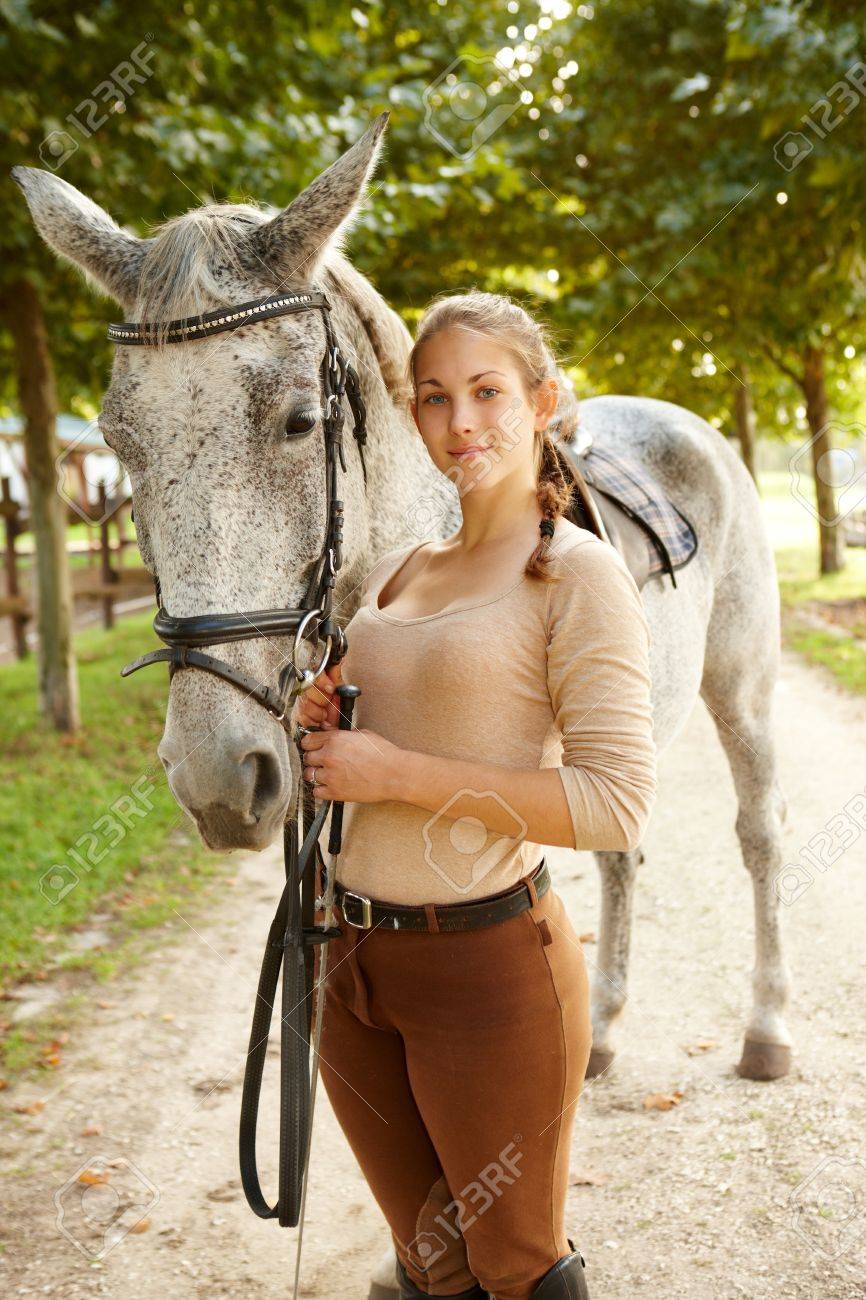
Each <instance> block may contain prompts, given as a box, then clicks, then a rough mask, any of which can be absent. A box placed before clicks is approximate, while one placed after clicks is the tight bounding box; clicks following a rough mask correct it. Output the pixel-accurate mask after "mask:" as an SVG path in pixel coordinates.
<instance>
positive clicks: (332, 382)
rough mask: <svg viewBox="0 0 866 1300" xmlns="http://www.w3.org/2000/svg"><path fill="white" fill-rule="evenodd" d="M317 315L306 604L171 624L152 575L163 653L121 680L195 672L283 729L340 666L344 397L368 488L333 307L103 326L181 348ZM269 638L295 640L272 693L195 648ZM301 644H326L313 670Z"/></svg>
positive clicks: (355, 400) (262, 306)
mask: <svg viewBox="0 0 866 1300" xmlns="http://www.w3.org/2000/svg"><path fill="white" fill-rule="evenodd" d="M315 309H320V310H321V312H322V320H323V322H324V325H325V340H326V348H325V355H324V357H323V359H322V366H321V375H322V396H323V399H324V407H323V409H324V418H323V421H322V428H323V431H324V435H325V460H326V474H327V488H328V492H327V501H328V507H327V519H326V523H325V538H324V542H323V545H322V552H321V554H320V556H319V558H318V560H317V561H316V563H315V565H314V566H313V571H312V574H311V576H310V580H309V582H308V584H307V589H306V593H305V595H304V600H303V604H301V605H300V606H298V607H297V608H285V609H256V610H250V611H246V612H242V613H237V614H197V615H194V616H193V617H191V618H174V617H173V616H172V615H171V614H169V613H168V611H167V610H166V609H165V608H164V606H163V604H162V597H161V593H160V587H159V577H158V575H156V574H154V583H155V586H156V598H157V605H158V607H159V608H158V612H157V615H156V618H155V619H154V621H153V629H154V631H155V632H156V634H157V636H158V637H159V639H160V640H161V641H164V642H165V644H166V647H167V648H166V649H163V650H152V651H151V652H150V653H149V654H146V655H142V656H141V657H140V658H139V659H134V660H133V661H132V663H129V664H127V665H126V666H125V667H124V668H123V669H122V670H121V672H122V676H124V677H128V676H129V675H130V674H131V673H135V672H138V670H139V669H140V668H145V667H147V666H148V665H149V664H155V663H162V662H167V663H168V665H169V676H170V677H172V676H173V675H174V673H175V672H176V671H177V670H178V669H180V668H200V669H202V670H203V671H204V672H208V673H212V674H213V675H214V676H216V677H221V678H222V679H223V681H226V682H230V683H231V684H232V685H233V686H237V687H238V688H239V689H240V690H242V691H243V692H244V694H245V695H248V696H249V697H250V698H251V699H254V700H256V701H257V703H259V704H261V705H262V707H263V708H265V709H267V710H268V712H269V713H270V714H272V715H273V716H274V717H275V718H276V719H277V721H278V722H281V723H283V725H284V726H285V727H286V729H287V730H288V726H289V724H288V713H289V710H290V709H291V706H292V703H293V701H294V698H295V696H296V695H298V694H299V693H300V692H301V691H303V690H305V689H306V688H307V687H308V686H309V685H310V684H311V683H312V681H313V680H314V679H315V678H316V677H317V676H318V675H319V673H321V672H323V671H324V669H325V667H326V665H327V664H328V663H338V662H339V661H340V660H341V659H342V658H343V656H344V655H345V650H346V644H345V637H344V636H343V631H342V628H340V626H339V624H338V623H337V622H336V620H335V619H334V618H333V614H332V604H333V592H334V584H335V581H336V575H337V572H338V570H339V569H340V567H341V564H342V541H343V503H342V501H341V500H339V499H338V497H337V458H338V457H339V463H340V467H341V469H342V470H343V473H345V472H346V458H345V451H344V448H343V422H344V416H343V406H342V399H343V396H344V395H345V396H346V397H347V398H348V401H349V405H350V407H351V410H352V415H353V416H354V436H355V441H356V442H357V444H358V449H359V452H360V456H361V465H362V468H363V471H364V484H365V486H366V482H367V466H366V463H365V461H364V445H365V443H366V440H367V426H366V415H367V412H366V408H365V406H364V399H363V397H362V396H361V388H360V383H359V381H358V375H357V372H356V370H355V368H354V367H353V366H352V365H351V364H350V363H349V361H348V359H347V358H346V357H345V356H344V354H343V352H342V351H341V350H340V347H339V345H338V343H337V340H336V338H335V336H334V331H333V328H332V325H331V320H330V316H329V314H328V313H329V311H330V303H329V302H328V300H327V298H326V297H325V295H324V294H323V293H320V292H318V291H310V292H305V293H291V294H284V295H282V296H280V297H271V298H262V299H259V300H258V301H256V302H248V303H242V304H241V306H239V307H234V308H230V309H228V310H221V311H212V312H207V313H206V314H205V315H203V316H188V317H186V318H185V319H183V320H174V321H170V322H168V324H166V325H164V326H163V327H162V330H161V331H160V332H157V330H158V327H156V326H154V325H149V324H146V323H142V324H131V323H128V322H124V323H123V324H119V325H109V327H108V337H109V338H110V339H111V340H112V341H113V342H114V343H119V344H123V345H124V346H127V347H130V346H132V347H141V346H147V345H151V346H153V345H158V344H159V343H160V342H163V343H179V342H188V341H191V340H194V339H199V338H206V337H208V336H210V335H213V334H222V333H226V332H227V331H229V330H236V329H239V328H241V327H243V326H245V325H249V324H252V323H253V322H254V321H256V320H267V319H271V318H273V317H275V316H287V315H289V314H290V313H293V312H300V311H313V310H315ZM272 636H273V637H275V636H294V638H295V642H294V646H293V648H292V655H291V658H290V660H289V662H288V663H287V664H286V665H285V667H284V668H283V670H282V672H281V673H280V677H279V681H278V683H277V686H276V688H274V687H272V686H268V685H266V684H265V683H262V682H256V681H254V680H253V679H252V678H251V677H249V676H247V674H246V673H243V672H241V671H240V670H239V669H237V668H233V667H232V665H231V664H227V663H225V662H224V661H223V660H222V659H216V658H214V657H213V655H208V654H203V653H202V651H201V650H200V649H199V648H198V647H200V646H208V645H219V644H222V643H223V642H230V641H251V640H255V639H257V638H259V637H272ZM304 640H312V641H315V642H322V641H323V642H324V643H325V648H324V651H323V652H322V656H321V659H320V661H319V663H318V664H316V666H315V667H314V668H303V667H302V666H301V665H300V664H299V663H298V652H299V650H300V647H301V643H302V641H304Z"/></svg>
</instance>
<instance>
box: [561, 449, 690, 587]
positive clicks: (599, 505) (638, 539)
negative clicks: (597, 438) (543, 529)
mask: <svg viewBox="0 0 866 1300" xmlns="http://www.w3.org/2000/svg"><path fill="white" fill-rule="evenodd" d="M556 445H557V449H558V450H559V452H560V456H561V459H562V460H564V462H565V465H564V470H565V472H566V474H567V476H569V477H570V478H571V479H572V482H573V493H572V506H571V508H570V509H569V511H568V512H567V518H569V519H570V520H571V521H572V523H575V524H577V525H578V527H580V528H586V529H587V530H588V531H589V532H591V533H595V535H596V536H597V537H600V538H601V539H602V541H606V542H610V544H611V545H612V546H614V547H615V548H616V549H617V551H619V553H620V555H621V556H622V558H623V560H624V561H625V564H626V567H627V568H628V571H629V573H630V574H631V576H632V577H633V578H634V581H635V585H636V586H637V588H638V591H640V590H641V589H642V588H643V587H644V586H645V585H646V583H647V582H648V581H649V579H650V578H651V577H652V576H653V575H654V574H656V573H667V574H668V576H669V577H670V580H671V583H672V584H673V586H674V587H675V586H676V585H677V580H676V578H675V576H674V572H675V570H676V569H681V568H682V567H683V565H685V564H688V562H689V560H691V559H692V557H693V556H694V554H695V552H696V551H697V548H698V535H697V532H696V530H695V528H694V525H693V524H691V523H690V521H689V520H688V519H686V517H685V515H684V514H683V513H682V512H681V511H680V510H679V509H678V508H677V507H676V506H675V505H674V504H673V502H672V501H671V500H670V499H669V498H668V497H667V496H666V495H665V493H664V492H663V490H662V488H661V487H660V485H659V484H658V482H657V481H656V480H655V479H654V478H653V476H652V475H651V474H650V473H649V471H648V470H647V469H646V468H645V467H644V466H643V465H641V464H639V463H638V462H637V461H634V460H631V459H630V458H628V457H625V456H622V455H617V456H614V455H613V454H612V453H611V452H609V451H605V450H603V449H602V448H601V447H597V446H595V444H594V441H593V437H592V434H591V433H589V432H588V431H587V430H584V429H581V428H578V429H577V431H576V433H575V435H574V439H573V440H572V441H569V442H565V441H562V440H560V441H558V442H557V444H556Z"/></svg>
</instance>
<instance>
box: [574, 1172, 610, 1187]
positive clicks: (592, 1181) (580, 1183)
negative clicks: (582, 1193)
mask: <svg viewBox="0 0 866 1300" xmlns="http://www.w3.org/2000/svg"><path fill="white" fill-rule="evenodd" d="M609 1181H610V1174H603V1173H599V1172H598V1171H596V1170H595V1169H579V1170H578V1171H577V1173H576V1174H572V1176H571V1178H570V1179H569V1183H570V1184H571V1186H572V1187H601V1186H602V1185H603V1184H604V1183H607V1182H609Z"/></svg>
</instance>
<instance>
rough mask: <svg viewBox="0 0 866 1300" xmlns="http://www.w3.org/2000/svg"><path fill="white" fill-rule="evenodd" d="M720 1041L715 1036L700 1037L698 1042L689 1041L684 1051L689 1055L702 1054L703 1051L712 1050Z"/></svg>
mask: <svg viewBox="0 0 866 1300" xmlns="http://www.w3.org/2000/svg"><path fill="white" fill-rule="evenodd" d="M714 1047H718V1043H717V1042H716V1040H715V1039H714V1038H699V1039H698V1041H697V1042H696V1043H687V1044H686V1046H685V1047H684V1048H683V1051H684V1052H685V1053H686V1055H687V1056H700V1054H701V1053H702V1052H711V1051H712V1050H713V1048H714Z"/></svg>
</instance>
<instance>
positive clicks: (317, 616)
mask: <svg viewBox="0 0 866 1300" xmlns="http://www.w3.org/2000/svg"><path fill="white" fill-rule="evenodd" d="M314 310H320V311H321V313H322V320H323V323H324V327H325V340H326V348H325V355H324V357H323V359H322V364H321V382H322V395H323V398H324V407H323V410H324V417H323V421H322V427H323V432H324V438H325V461H326V475H327V502H328V505H327V518H326V522H325V537H324V541H323V545H322V551H321V554H320V555H319V558H318V559H317V561H316V562H315V563H314V565H313V568H312V573H311V575H310V578H309V581H308V584H307V588H306V591H305V595H304V600H303V604H302V605H300V606H298V607H295V608H292V607H286V608H282V609H264V610H261V609H260V610H252V611H246V612H241V613H223V614H212V613H208V614H197V615H194V616H192V617H185V618H175V617H173V616H172V615H170V614H169V613H168V611H167V610H166V609H165V607H164V606H163V603H162V595H161V592H160V585H159V577H158V575H157V574H156V573H154V585H155V588H156V601H157V607H158V612H157V614H156V617H155V619H154V621H153V628H154V631H155V632H156V634H157V636H158V637H159V638H160V640H161V641H163V642H164V643H165V648H164V649H161V650H153V651H151V652H150V653H149V654H145V655H142V656H141V657H140V658H138V659H135V660H133V661H132V662H131V663H128V664H126V665H125V666H124V667H123V668H122V669H121V675H122V676H123V677H128V676H130V674H132V673H135V672H138V670H139V669H140V668H145V667H147V666H148V665H150V664H154V663H163V662H164V663H167V664H168V666H169V680H171V678H172V677H173V675H174V673H175V672H178V671H180V670H182V669H188V668H198V669H201V670H202V671H204V672H208V673H212V674H213V675H214V676H216V677H220V678H222V680H223V681H226V682H229V683H231V685H232V686H235V687H237V688H238V689H239V690H241V691H243V692H244V694H245V695H247V696H248V697H249V698H251V699H254V700H256V701H257V703H259V704H260V705H261V706H262V707H263V708H265V709H267V711H268V712H269V713H270V714H271V715H272V716H273V717H274V718H276V720H277V721H278V722H280V723H281V724H282V726H283V728H284V729H285V730H286V732H287V733H288V734H292V733H291V724H290V719H289V714H290V711H291V707H292V704H293V703H294V701H295V699H296V698H297V696H298V695H300V694H301V693H302V692H303V691H304V690H307V689H308V688H309V687H310V686H311V685H312V683H313V681H314V680H315V678H316V677H317V676H318V675H319V674H320V673H321V672H323V671H324V670H325V668H326V667H327V666H328V665H329V664H331V663H339V662H340V661H341V660H342V659H343V657H344V656H345V653H346V648H347V645H346V638H345V635H344V633H343V630H342V628H341V627H340V625H339V624H338V623H337V621H336V619H335V618H334V615H333V594H334V586H335V582H336V575H337V573H338V572H339V569H340V567H341V565H342V529H343V502H342V501H341V500H340V499H339V498H338V496H337V487H338V482H337V464H338V462H339V465H340V468H341V469H342V471H343V473H345V472H346V460H345V452H344V447H343V424H344V413H343V405H342V403H343V398H344V397H345V398H346V399H347V401H348V403H349V407H350V409H351V412H352V415H353V418H354V429H353V433H354V438H355V441H356V443H357V445H358V451H359V455H360V458H361V466H362V469H363V473H364V484H365V486H366V484H367V467H366V463H365V461H364V446H365V443H366V438H367V427H366V407H365V405H364V400H363V398H362V396H361V388H360V382H359V380H358V375H357V372H356V370H355V368H354V367H353V366H352V365H351V363H350V362H349V360H348V358H347V357H346V356H345V355H344V353H343V352H342V350H341V349H340V347H339V345H338V343H337V339H336V337H335V335H334V331H333V327H332V324H331V320H330V315H329V313H330V303H329V302H328V300H327V298H326V297H325V295H324V293H321V292H320V291H318V290H310V291H304V292H294V293H286V294H280V295H273V296H270V297H267V298H261V299H257V300H255V301H253V302H246V303H242V304H240V305H239V306H237V307H230V308H222V309H220V310H218V311H211V312H206V313H204V314H203V315H200V316H189V317H185V318H183V319H181V320H173V321H169V322H168V323H167V324H164V325H162V326H157V325H153V324H149V323H147V322H141V323H131V322H123V323H121V324H115V325H110V326H109V327H108V337H109V339H110V340H111V341H112V342H113V343H116V344H119V345H121V346H125V347H147V346H162V345H164V344H174V343H185V342H193V341H195V340H198V339H202V338H207V337H210V336H211V335H214V334H223V333H228V332H229V331H233V330H236V329H240V328H243V327H245V326H247V325H251V324H254V323H255V322H257V321H261V320H270V319H273V318H274V317H279V316H287V315H289V314H292V313H295V312H301V311H314ZM271 636H294V645H293V647H292V653H291V656H290V658H289V660H288V662H287V663H286V665H285V666H284V667H283V669H282V670H281V672H280V675H279V678H278V681H277V684H276V686H270V685H268V684H267V683H265V682H258V681H256V680H255V679H253V678H252V677H250V676H248V675H247V674H246V673H243V672H241V671H240V670H239V669H237V668H233V667H232V665H231V664H228V663H226V662H225V661H224V660H222V659H217V658H215V657H214V656H213V655H209V654H205V653H204V652H203V650H202V649H201V648H200V647H202V646H210V645H217V644H222V643H223V642H226V643H228V642H234V641H247V640H253V639H256V638H258V637H271ZM304 641H307V642H310V643H312V644H313V646H314V647H315V648H318V647H319V646H320V645H322V644H324V649H323V650H322V651H321V655H320V659H319V662H318V664H317V665H316V666H315V667H314V668H304V667H302V666H301V665H300V664H299V662H298V653H299V650H300V648H301V645H302V643H303V642H304ZM337 693H338V696H339V699H340V726H341V727H343V728H345V727H350V726H351V720H352V708H353V705H354V701H355V698H356V697H357V696H358V695H359V694H360V691H359V690H358V688H357V687H354V686H350V685H347V684H344V685H341V686H338V688H337ZM294 739H295V741H296V743H297V744H298V749H299V756H300V760H301V766H303V751H302V750H301V749H300V737H299V735H297V733H296V734H295V735H294ZM332 807H333V814H332V817H331V826H330V831H329V842H328V851H329V853H330V854H331V855H332V860H331V866H330V872H329V870H328V868H327V867H326V866H325V864H324V862H323V861H322V855H321V849H320V846H319V843H318V837H319V833H320V831H321V828H322V825H323V824H324V821H325V818H326V817H327V814H328V811H329V809H331V808H332ZM301 813H303V825H304V826H306V827H308V829H307V832H306V835H305V837H304V841H303V844H302V845H301V846H300V848H299V844H298V841H299V824H300V814H301ZM342 813H343V805H342V803H338V802H334V803H333V804H332V803H331V802H330V801H323V803H322V805H321V807H320V808H319V811H318V813H316V811H315V800H314V797H313V794H312V791H311V790H310V788H309V787H308V786H307V784H306V783H305V782H303V781H299V782H298V799H297V803H296V807H295V809H294V812H293V813H292V814H291V815H290V816H288V817H287V820H286V824H285V827H284V830H283V852H284V866H285V876H286V882H285V887H284V889H283V893H282V895H281V897H280V901H279V905H278V907H277V912H276V915H275V916H274V919H273V922H272V924H271V928H270V932H269V934H268V941H267V946H266V948H265V955H264V959H263V962H262V967H261V974H260V977H259V985H258V991H257V994H256V1004H255V1011H254V1015H253V1026H252V1032H251V1035H250V1043H249V1050H248V1054H247V1060H246V1069H245V1073H244V1086H243V1097H242V1100H241V1119H240V1133H239V1159H240V1170H241V1181H242V1183H243V1188H244V1194H245V1195H246V1198H247V1201H248V1203H249V1205H250V1207H251V1209H252V1210H253V1211H254V1212H255V1213H256V1214H257V1215H258V1216H259V1217H260V1218H263V1219H272V1218H276V1219H277V1220H278V1222H279V1224H280V1226H281V1227H295V1226H296V1225H297V1223H298V1221H299V1219H300V1217H301V1215H302V1212H303V1200H304V1195H305V1192H306V1169H307V1164H308V1155H309V1143H310V1135H311V1128H312V1103H313V1101H314V1097H315V1082H316V1074H317V1070H316V1065H317V1061H318V1040H319V1036H320V1033H321V1011H322V1004H323V1002H324V997H323V996H322V995H320V996H319V998H317V999H316V1003H317V1006H316V1022H317V1023H316V1032H315V1048H316V1057H315V1059H314V1064H313V1068H312V1078H311V1072H310V1051H309V1049H310V1038H311V1030H312V1008H313V992H314V985H315V979H314V972H315V965H314V948H315V946H316V945H319V944H322V945H324V948H323V952H322V961H321V963H320V970H319V975H320V978H319V983H320V984H321V983H323V981H324V970H325V957H326V947H327V941H328V940H329V939H330V938H333V937H334V936H335V935H337V934H339V933H340V931H339V929H337V928H335V927H333V926H332V925H330V924H329V922H330V920H331V904H332V899H333V889H334V876H335V858H336V855H338V854H339V852H340V845H341V835H342ZM317 864H318V867H319V869H320V878H319V884H320V886H321V891H322V892H321V894H320V895H318V896H317V880H316V868H317ZM322 906H324V910H325V924H324V925H317V924H316V923H315V920H316V912H317V910H319V909H320V908H321V907H322ZM281 966H282V971H283V981H282V1009H281V1048H280V1148H279V1185H278V1199H277V1202H276V1203H275V1204H274V1205H273V1206H271V1205H269V1204H268V1202H267V1201H266V1200H265V1197H264V1195H263V1193H262V1189H261V1184H260V1181H259V1176H258V1169H257V1165H256V1124H257V1118H258V1105H259V1096H260V1092H261V1082H262V1074H263V1071H264V1063H265V1054H266V1051H267V1046H268V1034H269V1031H270V1024H271V1015H272V1011H273V1004H274V999H275V995H276V987H277V982H278V979H279V973H280V967H281ZM298 1260H300V1239H299V1243H298ZM295 1287H296V1290H297V1276H296V1282H295Z"/></svg>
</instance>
